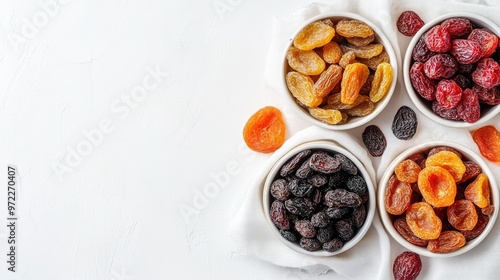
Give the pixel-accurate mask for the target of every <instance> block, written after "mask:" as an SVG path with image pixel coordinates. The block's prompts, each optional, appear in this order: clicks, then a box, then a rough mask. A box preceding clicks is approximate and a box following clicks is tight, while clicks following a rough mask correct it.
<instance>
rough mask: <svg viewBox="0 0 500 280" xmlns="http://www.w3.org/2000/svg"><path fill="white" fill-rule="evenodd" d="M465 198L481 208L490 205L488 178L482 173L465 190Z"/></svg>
mask: <svg viewBox="0 0 500 280" xmlns="http://www.w3.org/2000/svg"><path fill="white" fill-rule="evenodd" d="M464 194H465V198H466V199H467V200H469V201H471V202H473V203H474V204H476V205H477V207H479V208H484V207H486V206H488V205H490V183H489V181H488V176H486V174H484V173H481V174H479V175H477V177H476V179H475V180H474V181H472V182H471V183H470V184H469V185H468V186H467V187H466V188H465V192H464Z"/></svg>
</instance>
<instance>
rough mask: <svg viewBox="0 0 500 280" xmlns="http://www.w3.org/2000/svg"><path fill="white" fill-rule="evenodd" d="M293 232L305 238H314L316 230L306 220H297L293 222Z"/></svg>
mask: <svg viewBox="0 0 500 280" xmlns="http://www.w3.org/2000/svg"><path fill="white" fill-rule="evenodd" d="M295 230H296V231H297V232H298V233H299V234H300V235H301V236H302V237H306V238H313V237H315V236H316V228H315V227H314V226H313V225H312V223H311V222H310V221H308V220H299V221H296V222H295Z"/></svg>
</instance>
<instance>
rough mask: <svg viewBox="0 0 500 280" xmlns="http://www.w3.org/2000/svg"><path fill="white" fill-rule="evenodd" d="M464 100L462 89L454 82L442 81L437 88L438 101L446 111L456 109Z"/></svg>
mask: <svg viewBox="0 0 500 280" xmlns="http://www.w3.org/2000/svg"><path fill="white" fill-rule="evenodd" d="M461 98H462V88H461V87H460V86H459V85H457V83H456V82H455V81H454V80H441V81H439V83H438V85H437V88H436V100H437V101H438V102H439V105H441V107H443V108H445V109H451V108H455V107H456V106H457V105H458V103H459V102H460V99H461Z"/></svg>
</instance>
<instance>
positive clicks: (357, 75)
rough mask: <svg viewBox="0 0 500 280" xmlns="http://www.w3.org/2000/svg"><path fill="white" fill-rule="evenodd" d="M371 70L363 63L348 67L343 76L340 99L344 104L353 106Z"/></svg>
mask: <svg viewBox="0 0 500 280" xmlns="http://www.w3.org/2000/svg"><path fill="white" fill-rule="evenodd" d="M369 74H370V70H369V69H368V66H366V65H364V64H363V63H357V62H356V63H352V64H349V65H347V66H346V68H345V70H344V73H343V75H342V82H341V91H340V97H341V101H342V103H345V104H352V103H354V101H355V100H356V98H357V97H358V95H359V90H360V89H361V87H362V86H363V84H364V83H365V82H366V79H367V78H368V75H369Z"/></svg>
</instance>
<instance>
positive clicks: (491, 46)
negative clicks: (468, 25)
mask: <svg viewBox="0 0 500 280" xmlns="http://www.w3.org/2000/svg"><path fill="white" fill-rule="evenodd" d="M467 39H469V40H472V41H476V42H478V43H479V44H480V45H481V46H482V48H483V57H484V58H486V57H490V56H491V55H492V54H493V53H494V52H495V50H496V49H497V46H498V37H497V36H496V35H495V34H493V33H491V32H490V31H489V30H488V29H486V28H476V29H474V30H472V32H471V33H470V35H469V37H467Z"/></svg>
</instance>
